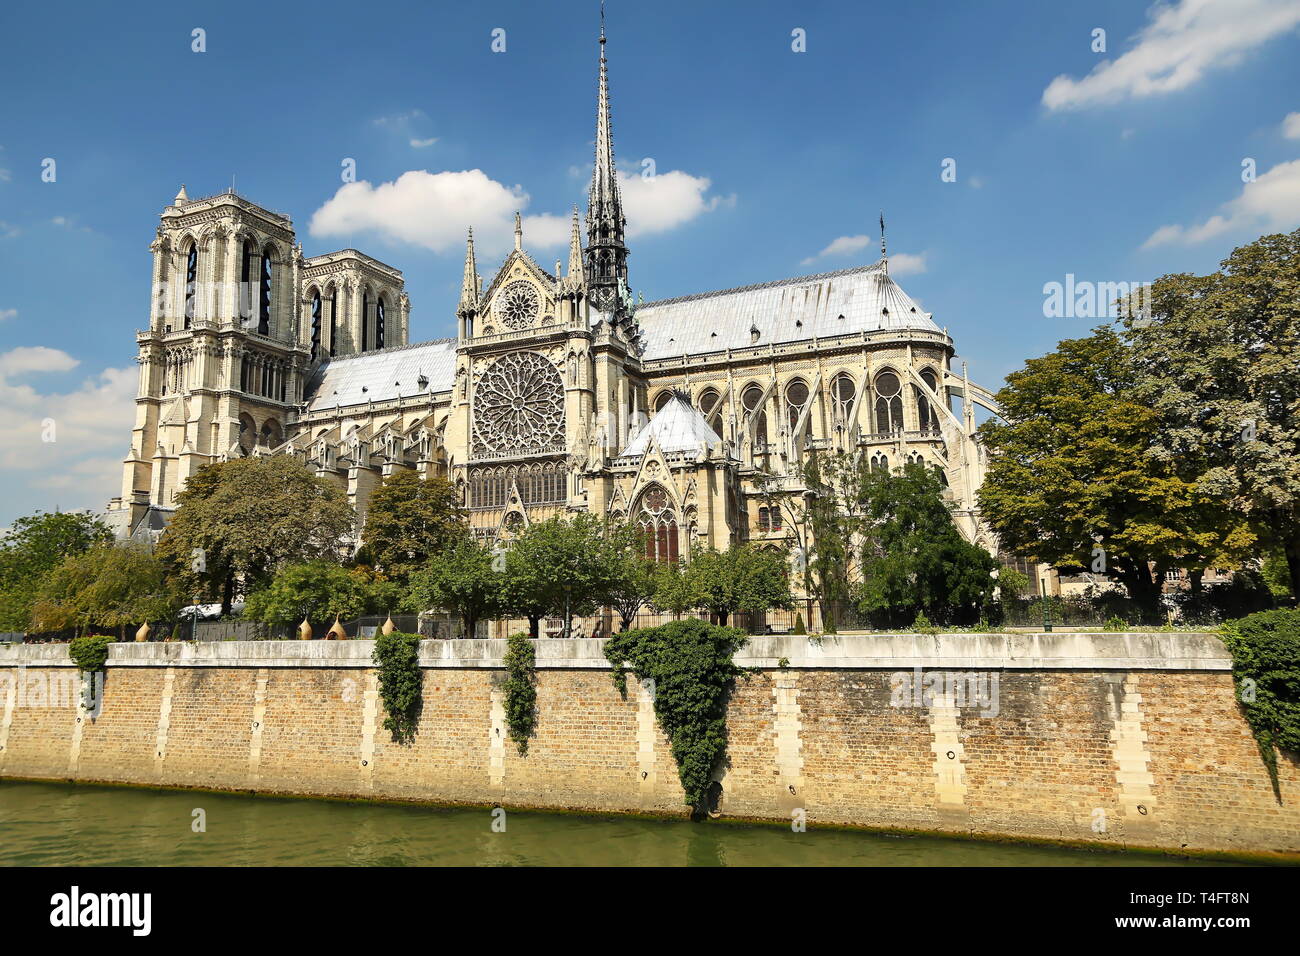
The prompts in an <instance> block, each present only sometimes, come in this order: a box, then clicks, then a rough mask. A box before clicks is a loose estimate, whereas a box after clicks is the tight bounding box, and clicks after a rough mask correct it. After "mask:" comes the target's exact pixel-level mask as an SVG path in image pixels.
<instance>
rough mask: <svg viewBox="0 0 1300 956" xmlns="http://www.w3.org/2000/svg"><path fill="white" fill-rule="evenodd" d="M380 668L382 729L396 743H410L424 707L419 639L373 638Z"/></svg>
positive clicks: (395, 634) (400, 636)
mask: <svg viewBox="0 0 1300 956" xmlns="http://www.w3.org/2000/svg"><path fill="white" fill-rule="evenodd" d="M372 657H373V660H374V662H375V664H376V665H377V666H378V667H379V696H380V699H382V700H383V702H384V714H385V716H384V729H385V730H387V731H389V732H390V733H391V734H392V735H393V740H394V742H396V743H401V744H404V743H410V741H411V739H412V738H414V736H415V728H416V725H417V724H418V722H419V719H420V709H421V707H422V706H423V704H424V699H423V697H424V675H423V674H422V673H421V671H420V635H419V634H403V633H402V632H401V631H394V632H393V633H392V634H384V633H382V632H381V633H379V634H376V635H375V650H374V654H373V655H372Z"/></svg>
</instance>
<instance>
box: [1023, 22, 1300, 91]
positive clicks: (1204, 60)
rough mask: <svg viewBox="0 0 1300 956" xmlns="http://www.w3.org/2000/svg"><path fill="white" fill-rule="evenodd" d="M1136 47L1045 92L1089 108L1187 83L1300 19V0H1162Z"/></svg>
mask: <svg viewBox="0 0 1300 956" xmlns="http://www.w3.org/2000/svg"><path fill="white" fill-rule="evenodd" d="M1148 16H1149V17H1150V21H1151V22H1150V23H1148V24H1147V25H1146V26H1145V27H1143V28H1142V29H1141V30H1139V31H1138V33H1137V35H1136V37H1135V38H1134V41H1135V42H1134V46H1133V48H1132V49H1130V50H1128V51H1127V52H1126V53H1124V54H1123V55H1121V56H1120V57H1119V58H1118V59H1115V60H1104V61H1102V62H1101V63H1099V64H1097V66H1096V67H1094V68H1093V70H1092V72H1090V73H1089V74H1088V75H1087V76H1085V77H1083V78H1082V79H1075V78H1074V77H1071V76H1066V75H1064V74H1062V75H1061V76H1058V77H1056V79H1054V80H1052V82H1051V83H1050V84H1048V86H1047V89H1045V90H1044V91H1043V105H1044V106H1046V107H1047V108H1048V109H1049V110H1069V109H1085V108H1087V107H1090V106H1099V105H1103V104H1108V103H1117V102H1121V101H1123V100H1127V99H1143V98H1146V97H1150V96H1159V95H1162V94H1166V93H1174V92H1177V91H1179V90H1183V89H1186V88H1187V87H1189V86H1191V85H1192V84H1194V83H1196V82H1197V81H1198V80H1200V79H1201V78H1202V77H1203V76H1204V75H1205V74H1206V73H1208V72H1210V71H1212V70H1217V69H1222V68H1224V67H1229V66H1235V65H1236V64H1238V63H1240V62H1242V60H1243V59H1245V56H1246V54H1248V53H1250V52H1251V51H1253V50H1255V49H1256V48H1257V47H1259V46H1262V45H1263V44H1264V43H1266V42H1267V41H1269V40H1271V39H1273V38H1274V37H1277V36H1280V35H1282V34H1284V33H1286V32H1287V31H1289V30H1292V29H1294V28H1295V27H1296V26H1297V25H1300V4H1297V3H1296V2H1295V0H1182V2H1181V3H1175V4H1171V5H1166V4H1161V3H1157V4H1155V5H1154V6H1152V7H1151V9H1150V11H1149V12H1148Z"/></svg>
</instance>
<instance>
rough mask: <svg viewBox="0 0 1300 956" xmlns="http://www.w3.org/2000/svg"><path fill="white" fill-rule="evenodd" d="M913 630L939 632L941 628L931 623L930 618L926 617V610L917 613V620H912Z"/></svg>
mask: <svg viewBox="0 0 1300 956" xmlns="http://www.w3.org/2000/svg"><path fill="white" fill-rule="evenodd" d="M912 630H913V631H915V632H916V633H917V634H938V633H939V629H938V628H937V627H935V626H934V625H933V624H932V623H930V619H929V618H928V617H926V615H925V612H924V611H922V612H920V613H919V614H917V615H916V620H915V621H913V622H912Z"/></svg>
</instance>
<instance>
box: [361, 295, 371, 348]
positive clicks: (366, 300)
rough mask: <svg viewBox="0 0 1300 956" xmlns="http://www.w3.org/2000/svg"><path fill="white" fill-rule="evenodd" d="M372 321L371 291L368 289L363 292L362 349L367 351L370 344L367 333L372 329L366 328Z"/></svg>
mask: <svg viewBox="0 0 1300 956" xmlns="http://www.w3.org/2000/svg"><path fill="white" fill-rule="evenodd" d="M369 323H370V291H369V290H366V291H365V292H363V293H361V351H363V352H364V351H365V350H366V347H367V346H368V345H369V344H370V338H369V336H368V335H367V334H366V333H367V332H369V331H370V330H369V329H367V328H366V326H367V325H369Z"/></svg>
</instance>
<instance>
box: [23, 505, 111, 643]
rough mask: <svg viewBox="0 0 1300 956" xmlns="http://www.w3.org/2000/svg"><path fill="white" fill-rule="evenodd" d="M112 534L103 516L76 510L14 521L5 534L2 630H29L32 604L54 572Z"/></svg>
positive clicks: (38, 513) (41, 514)
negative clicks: (101, 517) (66, 559)
mask: <svg viewBox="0 0 1300 956" xmlns="http://www.w3.org/2000/svg"><path fill="white" fill-rule="evenodd" d="M112 538H113V535H112V532H111V531H109V529H108V528H107V526H105V525H104V523H103V522H102V521H100V520H99V519H98V518H94V517H91V516H90V515H87V514H82V513H79V512H75V511H69V512H62V511H60V512H54V513H49V512H37V513H35V514H32V515H28V516H26V517H22V518H19V519H18V520H17V521H15V522H14V523H13V527H12V528H10V529H9V531H8V533H6V534H5V535H4V537H3V538H0V631H26V630H28V629H29V628H30V627H31V613H32V604H33V603H34V602H35V600H36V597H37V594H38V593H39V591H40V589H41V585H42V583H43V582H44V580H45V578H46V577H47V576H48V575H49V573H50V572H51V571H53V570H54V569H55V568H57V567H58V566H59V565H60V564H62V563H63V561H64V559H65V558H69V557H72V556H74V555H78V554H82V553H84V552H85V551H88V550H89V549H90V548H92V547H94V546H96V545H103V544H108V543H109V542H110V541H112Z"/></svg>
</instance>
